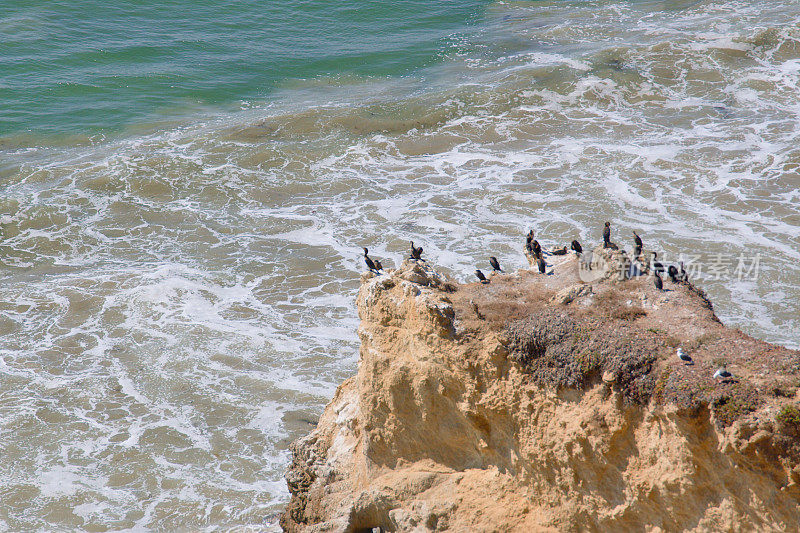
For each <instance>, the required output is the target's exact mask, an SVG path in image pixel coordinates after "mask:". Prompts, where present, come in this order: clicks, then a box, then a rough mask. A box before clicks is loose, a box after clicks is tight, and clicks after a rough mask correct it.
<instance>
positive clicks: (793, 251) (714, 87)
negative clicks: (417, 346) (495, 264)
mask: <svg viewBox="0 0 800 533" xmlns="http://www.w3.org/2000/svg"><path fill="white" fill-rule="evenodd" d="M587 6H588V5H587ZM587 6H584V7H581V6H576V5H575V4H563V5H561V4H559V5H557V6H555V5H547V6H544V5H540V4H536V3H533V4H531V3H502V4H498V5H495V6H493V8H492V13H494V15H492V14H490V20H489V21H488V22H487V24H486V28H485V30H484V32H483V34H482V37H480V38H481V39H483V41H479V42H478V43H477V44H478V45H479V46H478V48H476V49H478V50H480V52H475V53H472V52H470V53H467V54H466V55H467V57H466V58H464V57H455V58H453V60H452V61H449V62H445V64H442V65H437V66H434V67H431V68H430V69H428V70H426V71H424V72H422V73H420V74H419V77H418V78H417V79H416V80H415V79H411V77H410V78H409V79H408V80H402V81H398V82H396V83H393V82H385V83H383V82H376V83H378V85H376V86H373V85H371V83H372V82H371V81H370V80H365V81H364V82H363V84H362V85H359V86H358V87H355V88H350V89H352V91H351V94H344V93H345V92H347V91H350V89H348V88H344V89H343V92H342V94H341V95H340V96H335V97H334V96H333V95H335V92H334V90H333V89H330V88H328V89H326V91H327V92H325V93H324V94H325V95H326V99H325V100H324V102H322V101H317V102H316V103H317V104H320V105H318V106H316V107H308V106H307V107H305V108H304V107H303V105H301V104H300V103H298V102H299V101H300V100H301V99H303V98H305V99H306V100H308V101H310V100H313V98H312V96H313V95H315V94H320V93H318V92H314V89H312V88H306V89H303V88H298V89H297V90H298V91H303V92H302V95H303V97H302V98H301V97H300V96H299V94H300V93H292V92H291V91H289V90H287V98H291V96H292V95H293V94H294V95H298V96H297V101H296V102H292V103H291V105H289V104H286V105H284V106H282V104H281V103H280V102H278V103H275V104H273V105H270V106H252V107H251V108H249V109H248V110H247V111H246V112H244V113H242V114H240V115H236V116H233V117H224V118H223V119H220V120H219V121H209V122H207V123H203V124H196V125H193V126H191V127H185V128H179V129H174V130H170V131H166V132H160V133H158V134H153V135H149V136H143V137H138V138H135V139H123V140H120V141H115V142H113V143H105V144H99V145H96V146H93V147H91V148H75V149H71V150H63V151H53V150H48V149H37V150H15V151H13V152H10V153H9V152H6V154H8V157H15V158H18V165H19V172H17V173H16V174H13V175H12V176H10V177H9V178H8V180H7V182H6V183H5V185H6V187H5V191H4V194H5V196H6V198H8V199H10V200H13V201H15V202H16V204H13V205H16V206H17V207H15V208H14V209H13V210H12V209H11V208H7V207H5V206H6V204H3V206H4V207H3V210H4V211H10V212H9V213H8V214H7V215H4V216H3V217H2V218H0V224H3V228H2V229H3V241H2V252H3V254H4V255H3V261H4V263H5V264H6V265H7V267H6V270H5V274H4V275H5V276H6V279H5V280H4V284H5V287H6V292H5V296H4V297H2V298H0V327H2V328H6V329H5V330H4V333H5V334H4V335H3V336H2V338H1V339H0V377H2V379H3V382H4V383H6V382H8V383H9V387H8V390H9V391H10V392H9V393H8V394H9V397H8V398H9V399H8V400H7V401H8V402H9V403H8V404H7V405H6V404H0V411H1V412H2V413H3V414H4V418H3V421H4V427H3V428H0V436H2V438H3V439H4V443H8V444H9V445H14V446H17V448H19V449H21V450H22V452H21V453H22V455H21V456H20V457H15V458H12V459H5V458H0V472H3V473H9V475H7V476H5V478H4V479H3V480H2V481H0V490H2V491H4V493H6V492H5V491H12V492H13V491H15V490H21V489H20V487H22V486H23V484H24V483H25V481H24V479H34V480H35V484H36V487H37V488H38V489H39V490H40V491H41V494H40V495H39V496H37V497H35V498H33V501H32V502H31V504H30V506H29V509H28V510H27V511H26V517H25V520H27V522H25V523H27V524H29V525H30V527H31V528H34V529H35V528H44V529H47V527H46V526H45V525H44V524H45V522H43V520H44V519H43V518H42V516H44V513H45V511H44V509H45V508H46V506H47V505H56V504H58V505H63V506H64V508H72V507H74V512H75V513H76V515H77V516H78V517H81V518H83V519H84V520H93V521H97V522H100V523H107V524H110V523H113V524H115V525H113V526H112V527H120V528H124V527H128V528H130V529H132V530H146V529H159V528H164V527H166V526H164V522H159V520H163V510H164V509H170V508H172V509H177V508H180V509H182V512H186V516H197V517H200V518H198V519H197V522H194V524H195V526H192V527H205V526H200V525H198V524H200V523H202V517H208V516H211V514H210V513H212V511H211V509H213V508H214V505H216V504H217V503H220V500H221V499H224V500H225V501H224V502H223V503H222V505H223V506H224V511H219V515H214V516H225V517H226V519H225V520H227V522H226V523H229V524H252V523H262V522H263V520H264V519H265V517H267V516H269V515H270V513H272V512H274V511H275V510H276V509H278V508H279V505H280V504H281V503H282V502H284V501H285V500H286V498H287V493H286V490H285V485H284V483H283V480H282V474H283V469H284V468H285V466H286V465H287V463H288V454H287V450H286V445H287V442H288V440H289V439H290V438H296V437H298V436H300V435H302V434H303V432H304V431H307V430H308V428H307V427H306V426H303V425H302V424H297V423H293V422H292V420H294V418H297V416H296V413H308V414H309V415H308V416H309V417H312V418H313V415H314V414H319V413H320V412H321V409H322V407H323V406H324V404H325V403H326V402H327V401H328V399H329V398H330V397H331V396H332V395H333V393H334V391H335V388H336V386H337V385H338V384H339V383H340V382H341V381H342V380H343V379H344V378H346V377H347V376H349V375H351V374H352V373H353V372H354V370H355V368H356V364H357V361H358V339H357V336H356V328H357V324H358V319H357V316H356V313H355V309H354V304H353V301H354V296H355V292H356V290H357V288H358V275H359V273H360V272H361V271H362V270H363V269H364V265H363V257H362V250H361V247H362V246H368V247H369V249H370V255H371V256H373V257H376V258H380V259H381V260H382V261H384V264H385V265H389V264H390V263H394V264H398V263H399V262H400V261H401V260H402V258H403V257H405V256H407V254H408V248H409V245H408V241H409V240H414V241H415V242H416V243H417V244H421V245H423V246H424V248H425V257H426V258H427V259H428V260H429V261H430V262H431V263H433V264H435V265H437V267H438V268H442V269H444V270H446V271H448V272H449V273H450V274H452V275H454V276H455V277H457V278H459V279H471V277H472V272H473V270H474V268H475V266H476V265H481V264H484V263H485V262H486V261H487V260H488V256H489V255H496V256H497V257H499V259H500V262H501V264H502V265H503V266H504V267H505V268H506V269H510V270H513V269H516V268H522V267H524V266H526V261H525V259H524V257H523V256H522V254H521V253H520V249H521V243H522V235H524V234H525V233H526V232H527V231H528V230H529V229H531V228H535V230H536V232H537V238H539V239H540V241H541V242H542V243H543V245H544V246H549V245H555V244H560V245H563V244H564V243H568V242H569V241H571V240H572V239H573V238H578V239H580V240H581V241H582V242H589V243H591V242H596V241H597V240H598V235H599V229H600V227H601V224H602V221H603V220H605V219H608V220H612V221H613V223H614V238H615V239H619V241H620V242H621V243H623V244H624V243H626V242H628V239H630V237H629V235H630V230H632V229H636V230H637V231H638V232H639V233H640V234H641V235H642V236H643V237H644V238H645V242H646V245H648V246H654V247H656V248H657V249H659V250H662V251H663V255H664V256H665V257H670V258H675V259H677V258H678V257H679V255H680V254H681V253H684V254H686V255H687V258H688V255H689V254H693V253H702V254H708V255H713V254H717V253H724V254H730V255H732V256H733V257H734V258H735V257H738V256H739V254H746V255H748V256H749V255H752V254H755V253H760V254H761V257H762V259H761V267H760V268H761V270H760V274H759V277H758V279H756V280H747V279H745V280H741V281H739V280H738V279H735V278H734V279H728V280H715V279H712V278H710V277H709V276H707V275H703V274H700V275H699V276H698V279H699V280H700V282H701V284H702V285H703V287H704V288H705V289H706V290H707V292H708V293H709V294H710V296H711V298H712V300H713V301H714V303H715V310H716V311H717V313H718V314H719V315H720V316H721V317H722V318H723V320H724V321H726V322H728V323H730V324H732V325H735V326H737V327H742V328H744V329H745V330H746V331H748V332H750V333H753V334H755V335H757V336H760V337H763V338H766V339H768V340H771V341H774V342H779V343H783V344H786V345H789V346H799V345H800V338H798V336H797V331H800V323H798V317H797V313H796V308H795V307H794V306H793V304H792V302H794V301H797V299H798V297H800V292H798V291H800V289H799V288H798V287H797V279H800V267H798V265H799V264H800V251H798V250H800V224H798V223H797V220H798V218H797V217H798V210H797V205H798V202H800V193H798V191H797V169H798V168H800V166H798V165H800V155H799V154H798V152H797V150H796V142H795V141H796V139H795V137H796V131H797V129H798V127H800V104H798V103H797V98H796V95H797V91H798V89H799V88H800V58H796V57H791V53H790V52H786V51H785V50H783V49H782V48H781V46H783V45H784V44H785V43H788V42H791V40H792V39H795V37H793V36H792V34H791V31H790V30H789V29H785V28H787V27H789V26H791V25H793V24H794V25H796V24H797V22H798V20H800V13H798V12H797V9H796V6H794V5H793V4H791V5H790V4H788V3H784V2H777V3H776V4H775V5H770V6H765V5H764V4H763V3H762V4H760V5H759V7H758V8H757V7H754V6H752V5H750V4H748V3H742V2H723V3H716V4H714V5H711V4H707V3H706V4H697V5H694V6H691V7H688V8H686V9H684V10H682V11H677V12H670V13H652V12H642V11H641V8H640V6H638V5H637V4H633V5H628V6H616V5H612V4H609V5H605V4H604V5H603V6H594V7H587ZM582 9H587V10H589V11H586V12H584V11H580V10H582ZM553 10H555V11H553ZM575 10H578V11H577V13H578V15H580V13H584V14H587V13H588V14H591V15H592V16H587V17H583V18H582V17H581V16H575V17H572V18H570V20H571V21H572V22H571V23H570V24H568V25H567V24H564V23H563V21H564V20H565V19H564V18H563V17H561V16H562V15H564V14H573V15H574V14H575V13H576V11H575ZM592 10H594V11H592ZM551 11H552V12H551ZM505 15H508V16H510V17H511V18H510V19H509V20H513V21H514V23H513V29H512V28H511V27H510V26H509V23H508V22H506V21H505V20H504V18H503V17H504V16H505ZM493 16H496V17H497V18H496V20H495V19H494V18H492V17H493ZM548 17H549V18H548ZM755 21H758V27H759V28H762V27H763V26H769V27H767V28H766V29H765V30H764V31H769V30H770V28H777V29H778V31H776V32H773V33H774V36H773V37H774V38H773V37H770V36H772V35H773V33H769V35H767V37H769V38H764V39H761V40H762V41H764V42H765V43H767V44H761V41H760V40H759V39H756V38H754V35H753V31H752V30H751V28H752V27H754V26H753V25H754V22H755ZM620 28H622V29H624V32H620ZM759 31H761V30H759ZM514 32H517V33H514ZM509 35H513V36H514V38H513V42H524V43H526V44H525V45H524V46H526V47H527V49H525V50H520V49H513V47H512V50H511V52H506V51H505V48H503V47H502V46H499V45H496V44H495V43H508V42H509V41H508V38H509ZM770 39H772V40H770ZM612 40H613V42H614V43H615V44H614V46H613V47H610V46H608V45H607V43H608V42H612ZM515 46H516V45H515ZM519 46H520V47H523V45H519ZM576 50H577V51H576ZM470 54H472V55H470ZM420 80H422V81H420ZM419 86H427V87H428V89H426V90H419ZM409 88H411V89H409ZM373 89H374V90H373ZM365 95H367V96H368V98H367V96H365ZM359 98H361V99H360V100H359ZM397 101H400V102H401V105H400V106H397V105H396V102H397ZM321 102H322V103H321ZM323 104H324V105H323ZM412 110H413V111H412ZM376 114H378V115H380V116H379V117H378V118H379V119H381V120H382V122H380V121H378V120H377V119H375V116H376ZM309 117H312V118H309ZM300 118H302V120H300ZM265 122H268V123H269V124H277V125H279V126H280V128H278V131H277V132H276V131H272V130H269V131H267V130H266V129H265V128H264V127H261V124H262V123H265ZM308 124H312V125H310V126H309V125H308ZM373 124H379V126H373ZM9 205H12V204H9ZM6 217H9V218H6ZM4 398H5V397H4ZM303 416H305V415H303ZM300 418H303V417H300ZM6 427H14V428H18V429H17V430H15V431H8V430H7V429H5V428H6ZM19 428H22V429H19ZM27 443H34V444H32V445H31V444H27ZM86 465H88V466H86ZM128 471H132V472H135V476H136V477H135V479H132V480H126V479H125V478H123V477H122V476H123V474H124V473H125V472H128ZM11 472H17V473H15V474H11ZM18 472H22V474H19V473H18ZM223 495H224V497H223ZM86 500H91V501H95V502H97V503H96V504H94V505H90V504H86V503H84V502H85V501H86ZM54 502H55V503H54ZM58 502H61V503H58ZM138 509H141V510H142V512H143V513H144V514H143V515H142V516H140V517H139V515H136V517H135V518H132V519H130V520H128V522H125V523H126V524H128V525H127V526H119V525H118V524H120V523H122V522H113V521H114V520H123V519H124V517H125V514H126V513H127V512H131V511H132V510H138ZM187 509H191V511H187ZM214 512H217V511H214ZM187 520H188V519H187ZM0 527H3V525H2V524H0ZM187 527H189V526H187Z"/></svg>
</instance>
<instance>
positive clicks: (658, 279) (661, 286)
mask: <svg viewBox="0 0 800 533" xmlns="http://www.w3.org/2000/svg"><path fill="white" fill-rule="evenodd" d="M653 285H655V286H656V289H658V290H660V291H663V290H664V282H663V281H661V276H659V275H658V272H656V277H655V279H653Z"/></svg>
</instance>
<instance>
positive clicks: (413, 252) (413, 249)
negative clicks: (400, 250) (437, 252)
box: [411, 241, 424, 261]
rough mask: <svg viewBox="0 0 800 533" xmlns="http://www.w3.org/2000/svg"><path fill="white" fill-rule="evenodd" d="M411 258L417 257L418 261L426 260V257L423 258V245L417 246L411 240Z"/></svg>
mask: <svg viewBox="0 0 800 533" xmlns="http://www.w3.org/2000/svg"><path fill="white" fill-rule="evenodd" d="M411 259H415V260H417V261H424V259H422V246H420V247H419V248H416V247H415V246H414V241H411Z"/></svg>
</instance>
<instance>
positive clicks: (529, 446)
mask: <svg viewBox="0 0 800 533" xmlns="http://www.w3.org/2000/svg"><path fill="white" fill-rule="evenodd" d="M599 254H600V255H604V256H605V255H608V259H609V260H615V259H614V258H615V257H618V256H616V255H614V254H612V253H610V252H609V253H607V252H605V251H602V250H601V251H600V252H599ZM577 261H578V259H577V258H576V257H575V256H572V255H570V256H568V257H565V258H564V260H563V261H562V262H560V263H558V264H556V265H555V267H554V274H553V275H552V276H541V275H539V274H538V273H528V272H517V273H515V274H505V275H503V274H501V275H498V276H495V277H493V278H492V281H491V283H489V284H479V283H472V284H467V285H460V286H458V287H457V290H456V291H455V292H448V291H451V290H452V288H453V287H451V286H449V285H448V284H449V283H451V282H449V281H448V280H446V279H445V278H444V277H442V276H440V275H439V274H437V273H435V271H433V269H432V268H431V267H430V265H427V264H417V263H415V262H413V261H407V262H406V263H404V264H403V265H402V266H401V267H400V268H399V269H398V270H396V271H393V272H390V273H388V274H384V275H380V276H371V277H366V278H364V280H363V283H362V286H361V289H360V292H359V295H358V311H359V316H360V318H361V326H360V328H359V332H358V333H359V337H360V339H361V351H360V360H359V366H358V373H357V375H356V376H355V377H354V378H351V379H348V380H347V381H345V382H344V383H343V384H342V385H341V386H340V387H339V389H338V390H337V392H336V395H335V396H334V398H333V399H332V400H331V403H330V404H329V405H328V407H327V408H326V409H325V412H324V413H323V415H322V417H321V419H320V421H319V425H318V426H317V428H316V429H315V430H314V431H313V432H312V433H311V434H310V435H308V436H307V437H305V438H303V439H301V440H299V441H298V442H296V443H294V444H293V445H292V447H291V449H292V453H293V463H292V465H291V468H290V470H289V472H288V473H287V475H286V478H287V482H288V484H289V489H290V491H291V493H292V500H291V502H290V503H289V505H288V507H287V510H286V512H285V514H284V515H283V518H282V520H281V524H282V526H283V527H284V529H285V530H286V531H292V532H334V531H335V532H339V531H345V532H359V531H370V530H371V528H377V527H380V528H381V530H382V531H419V532H427V531H456V532H461V531H464V532H484V531H485V532H489V531H518V532H532V531H609V532H611V531H614V532H616V531H789V530H797V527H798V526H797V525H798V524H800V490H799V489H798V481H800V467H799V466H798V457H800V452H798V449H797V448H798V446H797V444H798V442H797V441H798V439H797V438H796V436H793V435H792V434H790V433H791V432H789V433H787V431H789V430H791V431H794V429H795V428H794V427H793V426H792V424H793V422H792V418H791V417H790V416H788V415H787V416H784V418H783V419H782V420H783V421H782V422H781V423H776V416H777V413H779V412H780V409H782V408H783V406H786V405H790V404H795V403H796V402H797V397H796V396H795V395H794V394H795V391H796V385H797V383H798V376H800V354H798V353H797V352H793V351H790V350H786V349H784V348H780V347H775V346H772V345H769V344H767V343H764V342H762V341H758V340H755V339H752V338H750V337H748V336H746V335H744V334H742V333H741V332H738V331H732V330H728V329H727V328H725V327H724V326H723V325H721V324H720V323H719V321H718V320H716V317H715V316H714V313H713V309H712V308H711V305H710V303H709V302H708V300H707V299H706V298H705V296H704V295H703V293H702V291H699V290H697V289H696V288H694V287H692V286H691V285H689V284H670V288H671V289H673V290H672V291H670V292H669V293H664V294H657V293H656V291H655V289H654V287H653V286H652V281H651V280H650V279H647V278H643V279H635V280H629V281H624V282H618V281H616V280H612V279H611V278H610V276H609V277H606V278H605V279H603V280H598V281H596V282H594V283H592V284H586V285H582V284H581V283H580V280H579V279H578V266H577ZM665 283H666V282H665ZM578 287H588V288H587V289H582V288H581V289H578ZM442 289H446V290H442ZM570 295H571V296H572V297H569V298H568V297H567V296H570ZM656 299H658V300H657V301H658V305H651V302H654V301H656ZM476 308H477V309H479V314H478V313H476ZM479 315H480V316H479ZM678 344H680V345H681V346H683V347H684V349H686V350H688V351H689V352H690V353H691V355H692V357H693V358H694V360H695V364H694V365H693V366H686V365H683V364H682V363H681V362H680V361H679V360H678V359H677V357H676V356H675V355H674V351H675V347H676V346H677V345H678ZM719 359H722V360H724V361H725V362H727V364H728V368H729V369H730V370H732V371H733V372H734V374H735V375H736V376H737V377H738V378H739V382H738V383H733V384H728V385H726V384H719V383H716V382H715V381H714V380H713V379H712V378H711V374H712V373H713V370H714V369H715V366H716V365H717V364H718V360H719ZM777 368H782V369H783V370H782V372H783V373H782V374H781V373H780V372H778V373H776V372H777V371H776V370H775V369H777ZM791 387H795V388H791ZM778 390H779V391H782V392H781V393H780V394H778V393H777V392H774V391H778ZM771 391H772V392H771ZM748 402H749V403H748ZM787 412H788V411H787ZM781 428H789V430H786V431H784V430H782V429H781Z"/></svg>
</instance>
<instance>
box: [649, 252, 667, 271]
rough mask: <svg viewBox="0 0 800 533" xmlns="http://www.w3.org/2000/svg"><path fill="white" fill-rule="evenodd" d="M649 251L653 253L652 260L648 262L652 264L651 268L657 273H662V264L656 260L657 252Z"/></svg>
mask: <svg viewBox="0 0 800 533" xmlns="http://www.w3.org/2000/svg"><path fill="white" fill-rule="evenodd" d="M650 253H651V254H653V260H652V261H651V262H650V264H651V265H652V266H653V270H655V271H656V272H658V273H659V274H663V273H664V265H663V264H661V263H659V262H658V261H656V258H657V257H658V252H650Z"/></svg>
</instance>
